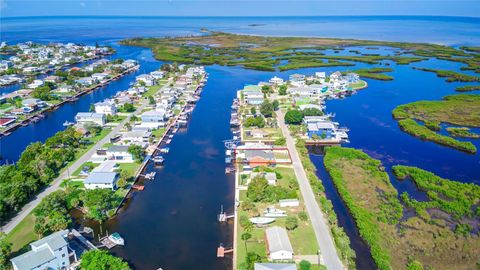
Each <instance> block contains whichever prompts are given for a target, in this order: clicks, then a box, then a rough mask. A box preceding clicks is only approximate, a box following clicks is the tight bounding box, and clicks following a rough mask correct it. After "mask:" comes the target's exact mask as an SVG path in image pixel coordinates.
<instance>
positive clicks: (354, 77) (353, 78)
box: [343, 72, 360, 83]
mask: <svg viewBox="0 0 480 270" xmlns="http://www.w3.org/2000/svg"><path fill="white" fill-rule="evenodd" d="M343 77H344V78H345V80H346V81H347V82H348V83H356V82H358V81H359V80H360V76H358V74H356V73H352V72H350V73H347V74H346V75H345V76H343Z"/></svg>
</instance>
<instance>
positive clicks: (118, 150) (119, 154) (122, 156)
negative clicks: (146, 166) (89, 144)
mask: <svg viewBox="0 0 480 270" xmlns="http://www.w3.org/2000/svg"><path fill="white" fill-rule="evenodd" d="M128 147H129V146H128V145H112V146H110V147H109V148H108V149H107V150H106V151H105V154H106V155H107V159H109V160H116V161H118V162H133V156H132V154H130V153H129V152H128Z"/></svg>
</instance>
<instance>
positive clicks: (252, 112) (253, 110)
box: [250, 107, 257, 115]
mask: <svg viewBox="0 0 480 270" xmlns="http://www.w3.org/2000/svg"><path fill="white" fill-rule="evenodd" d="M250 113H251V114H252V115H255V114H257V109H256V108H255V107H252V108H251V109H250Z"/></svg>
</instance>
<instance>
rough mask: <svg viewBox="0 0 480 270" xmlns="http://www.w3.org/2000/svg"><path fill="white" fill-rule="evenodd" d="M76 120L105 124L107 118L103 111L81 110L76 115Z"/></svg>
mask: <svg viewBox="0 0 480 270" xmlns="http://www.w3.org/2000/svg"><path fill="white" fill-rule="evenodd" d="M75 121H77V123H81V124H86V123H94V124H97V125H100V126H104V125H105V124H106V121H107V119H106V117H105V114H103V113H91V112H79V113H77V115H75Z"/></svg>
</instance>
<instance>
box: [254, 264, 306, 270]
mask: <svg viewBox="0 0 480 270" xmlns="http://www.w3.org/2000/svg"><path fill="white" fill-rule="evenodd" d="M253 269H254V270H297V266H296V265H295V264H294V263H255V265H254V266H253Z"/></svg>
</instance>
